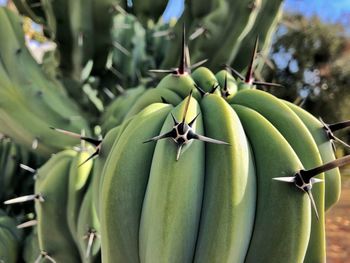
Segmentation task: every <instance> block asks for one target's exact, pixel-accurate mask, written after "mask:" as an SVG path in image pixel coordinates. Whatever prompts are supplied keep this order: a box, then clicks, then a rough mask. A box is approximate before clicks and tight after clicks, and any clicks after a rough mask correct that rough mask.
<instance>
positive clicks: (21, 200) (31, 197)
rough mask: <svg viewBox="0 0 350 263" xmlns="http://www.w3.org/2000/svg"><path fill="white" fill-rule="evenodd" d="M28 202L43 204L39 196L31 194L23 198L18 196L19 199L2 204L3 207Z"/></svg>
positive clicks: (41, 197)
mask: <svg viewBox="0 0 350 263" xmlns="http://www.w3.org/2000/svg"><path fill="white" fill-rule="evenodd" d="M29 201H39V202H44V201H45V200H44V197H43V196H42V195H41V194H32V195H24V196H20V197H16V198H12V199H9V200H6V201H5V202H4V204H5V205H12V204H17V203H24V202H29Z"/></svg>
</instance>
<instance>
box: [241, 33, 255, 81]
mask: <svg viewBox="0 0 350 263" xmlns="http://www.w3.org/2000/svg"><path fill="white" fill-rule="evenodd" d="M258 45H259V38H258V37H257V38H256V40H255V44H254V49H253V53H252V57H251V58H250V63H249V66H248V70H247V74H246V76H245V79H244V82H245V83H248V84H252V83H253V81H254V76H253V74H254V73H253V71H254V60H255V56H256V53H257V51H258Z"/></svg>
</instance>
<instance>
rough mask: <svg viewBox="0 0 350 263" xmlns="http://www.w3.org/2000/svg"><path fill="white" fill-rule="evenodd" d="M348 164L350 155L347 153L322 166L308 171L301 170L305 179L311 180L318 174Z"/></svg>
mask: <svg viewBox="0 0 350 263" xmlns="http://www.w3.org/2000/svg"><path fill="white" fill-rule="evenodd" d="M347 164H350V155H346V156H344V157H341V158H339V159H336V160H334V161H331V162H328V163H325V164H323V165H321V166H318V167H316V168H313V169H310V170H306V171H305V170H301V171H300V172H301V176H302V178H303V179H304V181H310V179H311V178H313V177H315V176H316V175H318V174H321V173H323V172H326V171H329V170H332V169H334V168H338V167H342V166H344V165H347Z"/></svg>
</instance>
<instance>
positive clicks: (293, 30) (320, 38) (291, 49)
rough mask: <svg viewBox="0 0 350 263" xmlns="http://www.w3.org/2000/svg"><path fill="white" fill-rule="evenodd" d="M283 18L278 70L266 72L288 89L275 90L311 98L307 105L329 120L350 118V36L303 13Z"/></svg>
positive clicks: (274, 55) (276, 48)
mask: <svg viewBox="0 0 350 263" xmlns="http://www.w3.org/2000/svg"><path fill="white" fill-rule="evenodd" d="M283 21H284V23H283V24H282V25H281V26H280V28H279V30H278V32H279V33H278V34H277V36H276V40H275V43H274V44H273V48H272V51H271V53H272V61H273V62H274V64H275V70H266V71H268V73H266V72H265V74H266V75H268V77H267V78H272V79H274V80H275V81H276V82H278V83H281V84H283V85H285V86H286V87H288V89H283V90H274V93H275V94H276V95H278V96H280V97H284V98H286V99H287V100H291V101H294V100H295V99H296V98H297V97H298V96H301V99H304V98H306V97H307V99H306V101H305V104H304V107H305V108H306V109H308V110H310V111H311V112H312V113H313V114H315V115H318V116H322V118H324V119H325V120H326V121H337V120H338V121H340V120H342V119H346V118H349V116H350V115H349V114H350V112H349V111H347V109H348V108H349V107H347V105H348V104H347V102H346V101H347V100H348V96H349V95H348V94H349V93H348V92H347V91H346V90H347V89H348V84H349V67H348V65H347V63H345V61H347V60H348V58H349V52H348V51H347V49H346V46H347V45H348V44H347V43H349V39H347V38H346V35H345V32H344V28H343V27H342V26H341V25H339V24H328V23H325V22H322V21H321V20H320V19H319V18H317V17H312V18H310V19H308V18H305V17H303V16H302V15H288V14H285V17H284V18H283ZM341 102H344V103H341ZM339 105H342V106H341V107H339Z"/></svg>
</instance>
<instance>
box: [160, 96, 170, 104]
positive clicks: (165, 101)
mask: <svg viewBox="0 0 350 263" xmlns="http://www.w3.org/2000/svg"><path fill="white" fill-rule="evenodd" d="M160 99H161V100H162V102H163V103H165V104H170V103H169V102H168V101H167V100H166V99H165V98H164V97H163V96H160Z"/></svg>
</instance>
